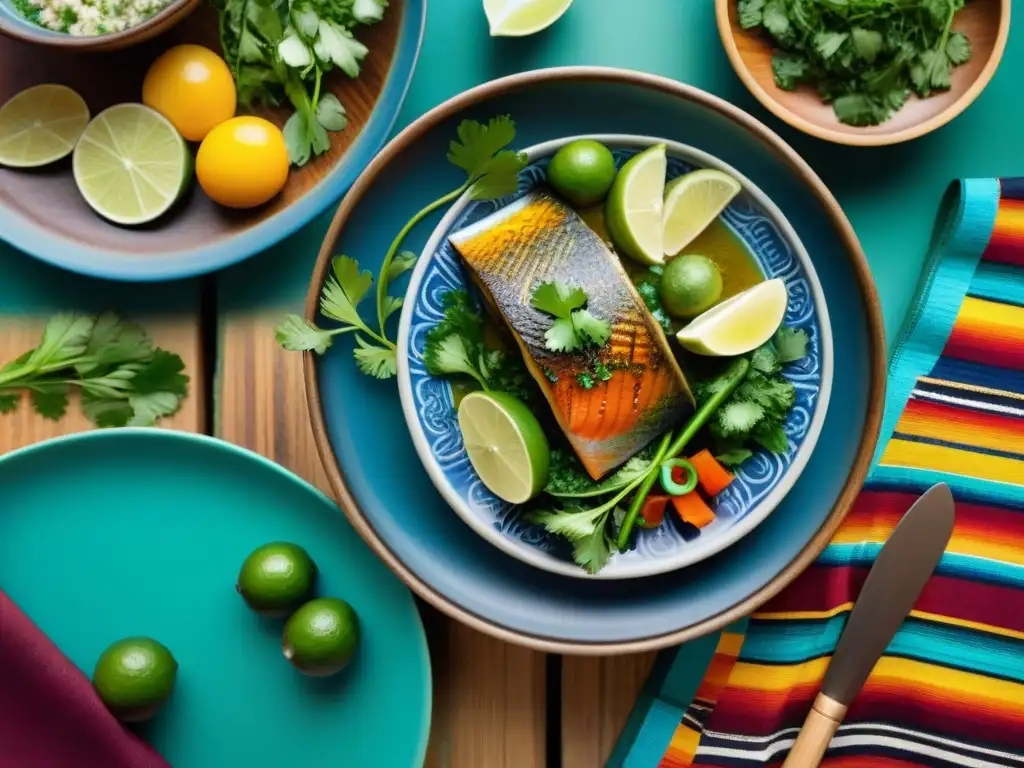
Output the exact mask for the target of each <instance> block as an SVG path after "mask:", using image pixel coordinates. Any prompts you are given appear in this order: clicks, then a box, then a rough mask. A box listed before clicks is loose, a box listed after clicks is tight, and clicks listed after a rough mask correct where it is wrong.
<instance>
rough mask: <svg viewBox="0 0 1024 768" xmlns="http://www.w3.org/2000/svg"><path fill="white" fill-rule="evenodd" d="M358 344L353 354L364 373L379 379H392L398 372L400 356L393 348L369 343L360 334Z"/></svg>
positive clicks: (357, 337)
mask: <svg viewBox="0 0 1024 768" xmlns="http://www.w3.org/2000/svg"><path fill="white" fill-rule="evenodd" d="M356 344H357V346H356V348H355V349H354V350H352V354H353V355H354V356H355V359H356V365H357V366H358V368H359V370H360V371H361V372H362V373H365V374H366V375H367V376H373V377H374V378H377V379H390V378H392V377H393V376H395V374H397V373H398V356H397V354H396V352H395V350H394V349H393V348H391V347H378V346H375V345H373V344H368V343H367V342H366V341H364V340H363V338H362V336H359V335H358V334H357V335H356Z"/></svg>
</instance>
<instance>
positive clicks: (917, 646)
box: [659, 180, 1024, 768]
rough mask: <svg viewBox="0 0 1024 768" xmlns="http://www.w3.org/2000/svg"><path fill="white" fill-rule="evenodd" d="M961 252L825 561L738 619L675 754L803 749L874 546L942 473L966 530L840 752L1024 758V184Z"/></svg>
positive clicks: (920, 327) (938, 287)
mask: <svg viewBox="0 0 1024 768" xmlns="http://www.w3.org/2000/svg"><path fill="white" fill-rule="evenodd" d="M964 194H966V193H964ZM966 202H967V204H968V206H969V205H970V204H971V202H972V201H971V200H967V201H966ZM961 210H962V207H961ZM955 235H956V233H955V232H954V233H953V237H954V239H955ZM953 250H955V249H953ZM966 250H969V249H966ZM980 250H981V249H980V248H979V249H978V251H980ZM945 253H946V256H947V257H949V258H944V259H943V260H941V261H939V262H935V263H933V265H932V266H933V267H934V269H933V273H932V278H931V280H930V281H929V282H928V283H926V284H925V285H924V286H923V288H922V293H921V295H920V296H919V299H918V302H919V303H918V306H917V309H916V310H915V315H916V321H915V322H912V324H911V326H910V327H909V328H908V329H907V330H906V331H905V337H904V339H903V340H902V342H901V346H900V347H897V349H896V350H895V353H894V358H893V361H892V364H891V366H890V382H891V383H892V382H893V380H894V379H895V380H896V381H895V384H896V385H895V386H892V387H891V388H890V390H891V392H898V393H899V401H897V402H892V401H890V402H889V403H888V404H887V412H888V410H889V408H895V409H896V410H895V412H894V413H893V414H892V417H891V418H888V419H887V423H888V425H889V429H888V430H887V431H886V432H884V433H883V441H885V442H884V445H883V447H882V449H881V450H880V452H879V453H878V454H876V456H878V461H877V465H876V466H875V467H874V469H873V470H872V473H871V474H870V476H869V479H868V482H867V483H866V485H865V488H864V490H863V491H862V493H861V495H860V496H859V497H858V499H857V501H856V503H855V504H854V507H853V509H852V510H851V512H850V514H849V515H848V517H847V519H846V520H845V521H844V522H843V525H842V527H841V528H840V529H839V531H838V533H837V534H836V536H835V538H834V539H833V541H832V543H831V544H830V545H829V546H828V547H827V548H826V550H825V551H824V552H823V553H822V555H821V557H820V558H819V559H818V561H817V562H816V563H815V565H814V566H812V567H811V568H810V569H809V570H808V571H806V572H805V573H804V574H803V575H801V576H800V578H799V579H797V580H796V581H795V582H794V583H793V584H792V585H791V586H790V587H789V588H788V589H787V590H785V591H784V592H783V593H782V594H780V595H779V596H778V597H777V598H775V599H774V600H772V601H771V602H770V603H768V604H767V605H765V606H764V607H763V608H762V609H761V610H760V611H758V612H757V613H756V614H754V615H753V616H752V617H751V620H750V623H749V627H748V629H747V633H746V635H745V636H739V635H736V634H729V633H727V634H723V636H722V638H721V640H720V642H719V646H718V649H717V652H716V655H715V658H714V661H713V662H712V664H711V667H710V669H709V671H708V674H707V677H706V679H705V680H704V683H703V685H702V686H701V688H700V690H699V692H698V694H697V697H696V698H695V699H694V701H693V703H692V704H691V706H690V707H689V709H688V710H687V711H686V712H685V713H684V715H683V718H682V722H681V723H680V724H679V726H678V728H677V729H676V733H675V736H674V737H673V739H672V743H671V745H670V746H669V748H668V750H667V751H666V752H665V755H664V757H663V758H662V759H661V762H660V763H659V765H660V768H684V767H685V766H691V765H704V766H765V765H779V764H780V763H781V762H782V761H783V760H784V759H785V757H786V754H787V753H788V751H789V748H790V747H791V746H792V744H793V741H794V739H795V737H796V734H797V732H798V730H799V727H800V725H801V724H802V723H803V721H804V718H805V717H806V715H807V712H808V710H809V709H810V706H811V702H812V701H813V699H814V697H815V695H816V694H817V692H818V690H819V688H820V685H821V681H822V678H823V676H824V673H825V669H826V667H827V666H828V663H829V660H830V659H831V656H832V653H833V651H834V650H835V647H836V643H837V642H838V640H839V636H840V634H841V633H842V630H843V628H844V626H845V623H846V619H847V617H848V615H849V613H850V611H851V610H852V608H853V605H854V601H855V600H856V597H857V595H858V593H859V592H860V589H861V586H862V585H863V583H864V580H865V579H866V577H867V574H868V571H869V569H870V567H871V565H872V563H873V561H874V558H875V557H876V555H877V553H878V551H879V550H880V549H881V546H882V544H883V543H884V542H885V540H886V538H887V537H888V536H889V534H890V532H891V531H892V529H893V527H894V526H895V525H896V523H897V522H898V521H899V520H900V518H901V516H902V515H903V513H904V512H906V510H907V509H908V508H909V507H910V505H911V504H912V503H913V502H914V501H915V499H916V498H917V497H918V496H919V495H920V494H921V493H922V492H924V491H925V490H927V489H928V488H929V487H930V486H931V485H932V484H933V483H935V482H938V481H944V482H947V483H949V485H950V487H951V488H952V489H953V493H954V496H955V497H956V499H957V511H956V529H955V532H954V534H953V537H952V539H951V541H950V543H949V546H948V548H947V551H946V554H945V555H944V556H943V559H942V562H941V563H940V565H939V568H938V569H937V571H936V574H935V575H934V576H933V577H932V579H931V580H930V581H929V583H928V585H927V586H926V587H925V590H924V592H923V593H922V595H921V596H920V598H919V600H918V601H917V603H916V605H915V608H914V611H913V612H912V613H911V615H910V616H909V617H908V619H907V620H906V621H905V622H904V624H903V626H902V627H901V629H900V631H899V632H898V633H897V635H896V637H895V638H894V639H893V641H892V643H891V644H890V645H889V647H888V648H887V649H886V652H885V655H884V656H883V658H882V659H881V660H880V662H879V663H878V665H877V666H876V667H875V669H874V671H873V673H872V675H871V676H870V678H869V679H868V682H867V684H866V685H865V687H864V689H863V691H862V692H861V693H860V695H859V696H858V697H857V698H856V699H855V701H854V702H853V705H852V706H851V707H850V710H849V713H848V715H847V717H846V721H845V722H844V723H843V725H842V726H841V727H840V729H839V731H838V733H837V734H836V736H835V737H834V738H833V740H832V743H831V746H830V748H829V751H828V754H827V756H826V758H825V761H824V762H823V765H824V766H825V767H826V768H847V766H849V767H851V768H852V767H853V766H856V768H872V767H874V766H880V767H881V766H884V767H891V768H909V767H911V766H942V767H943V768H945V767H947V766H948V767H949V768H954V767H955V768H964V767H970V768H974V767H978V768H988V767H989V766H1020V767H1021V768H1024V181H1022V180H1002V181H1001V182H1000V195H999V200H998V211H997V212H995V215H994V224H993V225H992V234H991V237H990V238H989V239H988V243H987V246H985V248H984V251H983V253H981V258H980V261H979V259H978V255H979V254H978V253H977V252H976V253H974V255H973V257H972V256H970V255H969V254H968V255H966V256H965V249H961V252H959V253H953V254H952V255H950V253H949V251H948V250H947V251H946V252H945ZM965 258H967V259H971V258H972V259H973V261H971V262H970V264H969V265H968V266H969V269H965V264H964V263H963V261H964V259H965ZM953 261H959V262H960V263H957V264H954V263H952V262H953ZM947 262H948V263H947ZM965 276H970V277H969V280H965V279H963V278H964V277H965ZM951 281H952V282H951ZM956 281H959V283H960V284H959V285H957V284H956ZM951 296H956V297H957V301H958V306H959V309H958V311H956V314H955V315H953V314H952V313H951V312H950V311H949V310H950V309H951V308H952V309H956V307H957V304H954V305H953V306H952V307H950V306H948V302H949V301H950V297H951ZM936 297H941V301H943V302H945V304H944V305H943V306H937V304H938V300H937V298H936ZM930 312H933V313H934V314H933V315H932V316H929V313H930ZM943 313H945V315H946V316H948V317H949V318H954V317H955V319H952V324H951V327H947V328H945V329H944V330H943V332H942V333H939V334H936V327H937V326H941V322H938V321H937V318H939V317H941V315H942V314H943ZM904 345H906V347H907V350H904V349H903V346H904ZM915 345H916V347H915ZM922 361H926V362H925V363H923V364H922ZM914 368H916V370H914ZM901 379H902V381H901ZM887 415H888V414H887Z"/></svg>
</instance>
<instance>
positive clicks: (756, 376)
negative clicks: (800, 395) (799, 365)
mask: <svg viewBox="0 0 1024 768" xmlns="http://www.w3.org/2000/svg"><path fill="white" fill-rule="evenodd" d="M736 394H737V397H739V398H742V399H744V400H749V401H750V402H752V403H757V404H758V405H759V406H761V407H762V408H763V409H764V410H765V411H766V412H767V413H769V414H770V415H772V416H773V417H775V418H778V419H782V418H785V416H786V414H787V413H788V412H789V409H790V408H792V407H793V403H795V402H796V389H795V387H794V386H793V385H792V384H791V383H790V382H788V381H786V379H784V378H782V377H781V376H771V377H769V376H765V375H764V374H762V373H760V372H758V371H751V372H750V374H749V375H748V376H747V378H746V379H745V380H744V381H743V383H742V384H740V386H739V388H738V389H737V390H736Z"/></svg>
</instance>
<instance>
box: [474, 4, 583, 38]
mask: <svg viewBox="0 0 1024 768" xmlns="http://www.w3.org/2000/svg"><path fill="white" fill-rule="evenodd" d="M570 5H572V0H484V13H485V14H486V15H487V22H488V24H490V28H491V36H492V37H523V36H525V35H532V34H534V33H535V32H540V31H541V30H542V29H546V28H548V27H550V26H551V25H552V24H554V23H555V22H556V21H558V19H559V18H561V16H562V14H564V13H565V12H566V11H567V10H569V6H570Z"/></svg>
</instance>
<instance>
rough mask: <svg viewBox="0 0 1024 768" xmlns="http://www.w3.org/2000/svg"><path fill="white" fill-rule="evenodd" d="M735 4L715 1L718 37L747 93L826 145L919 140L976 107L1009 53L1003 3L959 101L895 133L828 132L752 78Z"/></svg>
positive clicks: (1006, 4)
mask: <svg viewBox="0 0 1024 768" xmlns="http://www.w3.org/2000/svg"><path fill="white" fill-rule="evenodd" d="M734 2H736V0H715V18H716V19H717V22H718V35H719V37H721V39H722V45H723V47H724V48H725V53H726V55H727V56H728V57H729V62H730V63H731V64H732V68H733V70H735V72H736V74H737V75H738V76H739V78H740V80H742V81H743V84H744V85H745V86H746V87H747V90H749V91H750V92H751V93H752V94H754V97H755V98H756V99H757V100H758V101H760V102H761V104H762V105H763V106H764V107H765V108H766V109H767V110H768V111H770V112H771V113H772V114H774V115H775V116H776V117H777V118H779V119H780V120H783V121H784V122H787V123H789V124H790V125H791V126H793V127H794V128H796V129H797V130H800V131H803V132H804V133H806V134H809V135H811V136H815V137H817V138H819V139H824V140H825V141H831V142H833V143H835V144H844V145H846V146H850V147H884V146H888V145H891V144H901V143H903V142H905V141H910V140H912V139H917V138H920V137H921V136H924V135H925V134H927V133H931V132H932V131H934V130H937V129H939V128H941V127H942V126H944V125H945V124H946V123H948V122H950V121H951V120H952V119H953V118H955V117H957V116H958V115H959V114H960V113H961V112H963V111H964V110H965V109H967V108H968V107H969V106H970V105H971V104H972V103H974V100H975V99H976V98H978V96H979V95H981V92H982V91H983V90H984V89H985V87H986V86H987V85H988V84H989V81H990V80H991V79H992V76H993V75H994V74H995V72H996V69H998V68H999V62H1000V61H1001V60H1002V58H1003V53H1004V51H1005V50H1006V41H1007V39H1008V38H1009V36H1010V4H1011V2H1012V0H1000V3H999V8H1000V20H999V29H998V30H997V32H996V41H995V45H994V46H993V47H992V53H991V54H990V55H989V57H988V61H987V62H985V68H984V69H982V70H981V72H980V73H979V74H978V77H977V78H975V80H974V82H973V83H971V85H970V87H969V88H968V89H967V90H966V91H964V92H963V93H962V94H960V97H959V98H958V99H957V100H956V101H954V102H953V103H952V104H950V105H949V106H948V107H946V108H945V109H944V110H942V112H940V113H939V114H937V115H934V116H933V117H930V118H928V119H927V120H924V121H922V122H920V123H918V124H917V125H912V126H909V127H907V128H903V129H902V130H899V131H896V132H895V133H865V134H861V135H858V134H856V133H846V132H844V131H837V130H834V129H832V128H826V127H824V126H822V125H818V124H817V123H813V122H811V121H810V120H806V119H804V118H803V117H801V116H800V115H798V114H797V113H796V112H793V111H792V110H790V109H788V108H786V107H784V106H782V104H780V103H779V102H778V101H777V100H776V99H775V97H774V96H772V95H771V94H770V93H768V91H766V90H765V89H764V88H762V87H761V84H760V83H759V82H758V81H757V80H755V79H754V77H753V75H751V74H750V70H749V69H748V68H747V65H746V63H745V62H744V61H743V58H742V57H741V56H740V52H739V48H738V46H737V45H736V36H735V34H734V32H733V28H732V24H731V23H730V21H729V5H730V3H734Z"/></svg>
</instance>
